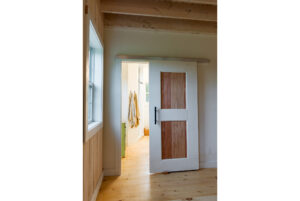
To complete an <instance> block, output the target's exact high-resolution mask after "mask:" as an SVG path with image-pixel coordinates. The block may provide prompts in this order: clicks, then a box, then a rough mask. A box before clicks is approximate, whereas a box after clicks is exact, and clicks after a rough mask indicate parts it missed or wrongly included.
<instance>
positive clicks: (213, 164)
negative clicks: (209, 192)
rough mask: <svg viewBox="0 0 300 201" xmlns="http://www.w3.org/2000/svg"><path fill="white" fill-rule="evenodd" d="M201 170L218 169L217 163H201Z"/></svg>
mask: <svg viewBox="0 0 300 201" xmlns="http://www.w3.org/2000/svg"><path fill="white" fill-rule="evenodd" d="M200 168H217V161H203V162H200Z"/></svg>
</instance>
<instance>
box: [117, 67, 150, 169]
mask: <svg viewBox="0 0 300 201" xmlns="http://www.w3.org/2000/svg"><path fill="white" fill-rule="evenodd" d="M121 70H122V81H121V83H122V88H121V93H122V95H121V97H122V100H121V101H122V105H121V107H122V112H121V113H122V114H121V116H122V129H121V156H122V161H121V174H126V171H127V170H128V167H130V166H132V165H134V166H135V167H140V168H141V169H140V170H141V171H147V172H149V96H150V94H149V62H145V61H122V62H121Z"/></svg>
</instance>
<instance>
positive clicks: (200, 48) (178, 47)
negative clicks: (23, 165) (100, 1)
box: [103, 29, 217, 175]
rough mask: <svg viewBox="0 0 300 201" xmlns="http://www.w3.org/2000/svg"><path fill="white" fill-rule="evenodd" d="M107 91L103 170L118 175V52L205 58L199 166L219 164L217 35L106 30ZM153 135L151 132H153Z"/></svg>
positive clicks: (201, 75)
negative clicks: (116, 157)
mask: <svg viewBox="0 0 300 201" xmlns="http://www.w3.org/2000/svg"><path fill="white" fill-rule="evenodd" d="M104 35H105V36H104V38H105V43H104V44H105V45H104V46H105V59H104V62H105V73H104V74H105V76H104V77H105V78H104V82H105V85H104V86H105V92H104V94H105V95H104V98H105V99H104V143H103V145H104V150H103V152H104V162H103V164H104V170H105V172H106V174H108V175H109V174H118V169H119V167H117V164H118V163H117V161H116V159H115V156H116V146H117V144H118V143H119V141H120V139H119V136H120V132H121V130H120V122H121V112H120V111H121V102H120V99H121V67H120V66H118V65H117V60H116V55H118V54H129V55H145V56H171V57H204V58H208V59H210V60H211V62H210V63H209V64H202V65H199V67H198V91H199V92H198V95H199V103H198V104H199V133H200V138H199V143H200V145H199V149H200V150H199V151H200V167H202V168H203V167H217V37H216V36H213V35H197V34H185V33H171V32H155V31H138V30H129V29H106V30H105V31H104ZM150 135H151V134H150Z"/></svg>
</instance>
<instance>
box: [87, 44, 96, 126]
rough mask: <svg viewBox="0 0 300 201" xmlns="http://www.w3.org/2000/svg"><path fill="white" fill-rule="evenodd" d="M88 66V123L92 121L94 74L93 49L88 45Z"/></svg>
mask: <svg viewBox="0 0 300 201" xmlns="http://www.w3.org/2000/svg"><path fill="white" fill-rule="evenodd" d="M89 63H90V66H89V90H88V94H89V95H88V123H91V122H92V121H93V100H94V97H93V96H94V93H93V91H94V80H95V79H94V74H95V50H94V48H91V47H90V62H89Z"/></svg>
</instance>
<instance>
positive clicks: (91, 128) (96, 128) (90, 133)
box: [85, 122, 102, 141]
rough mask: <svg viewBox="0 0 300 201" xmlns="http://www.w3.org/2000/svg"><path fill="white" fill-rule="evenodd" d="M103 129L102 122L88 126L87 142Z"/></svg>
mask: <svg viewBox="0 0 300 201" xmlns="http://www.w3.org/2000/svg"><path fill="white" fill-rule="evenodd" d="M101 128H102V122H91V123H89V124H88V133H87V139H86V140H85V141H87V140H89V139H90V138H91V137H93V136H94V135H95V134H96V133H97V132H98V131H99V130H100V129H101Z"/></svg>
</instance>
